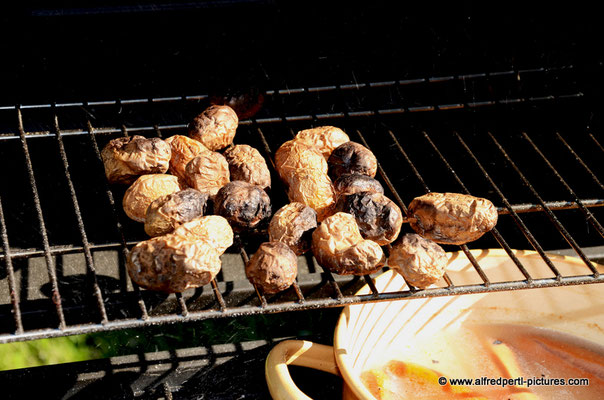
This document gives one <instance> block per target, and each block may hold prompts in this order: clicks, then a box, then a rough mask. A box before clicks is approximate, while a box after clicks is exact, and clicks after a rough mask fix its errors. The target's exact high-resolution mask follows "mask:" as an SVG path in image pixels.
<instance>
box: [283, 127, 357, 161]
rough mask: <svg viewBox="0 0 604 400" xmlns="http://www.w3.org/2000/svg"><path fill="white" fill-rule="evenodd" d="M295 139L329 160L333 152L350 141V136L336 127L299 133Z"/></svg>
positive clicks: (317, 128) (312, 129) (319, 128)
mask: <svg viewBox="0 0 604 400" xmlns="http://www.w3.org/2000/svg"><path fill="white" fill-rule="evenodd" d="M295 139H297V140H300V141H303V142H305V143H307V144H309V145H311V146H313V147H314V148H316V149H317V150H319V152H320V153H321V154H322V155H323V157H324V158H325V159H326V160H327V159H328V158H329V156H330V155H331V152H332V151H333V150H334V149H335V148H336V147H338V146H340V145H341V144H343V143H346V142H348V141H349V140H350V138H349V137H348V135H347V134H346V133H345V132H344V131H343V130H341V129H340V128H336V127H335V126H319V127H316V128H311V129H305V130H303V131H300V132H298V134H297V135H296V137H295Z"/></svg>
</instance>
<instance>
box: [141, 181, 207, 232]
mask: <svg viewBox="0 0 604 400" xmlns="http://www.w3.org/2000/svg"><path fill="white" fill-rule="evenodd" d="M207 201H208V194H207V193H201V192H199V191H197V190H195V189H185V190H181V191H179V192H176V193H172V194H169V195H167V196H162V197H160V198H158V199H155V200H154V201H153V203H151V205H150V206H149V208H147V213H146V217H145V232H147V235H149V236H160V235H165V234H166V233H170V232H172V231H173V230H174V229H175V228H176V227H177V226H179V225H181V224H183V223H185V222H189V221H191V220H192V219H194V218H197V217H201V216H203V214H204V213H205V210H206V205H207Z"/></svg>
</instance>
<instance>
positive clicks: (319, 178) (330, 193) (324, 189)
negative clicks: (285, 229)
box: [287, 171, 336, 221]
mask: <svg viewBox="0 0 604 400" xmlns="http://www.w3.org/2000/svg"><path fill="white" fill-rule="evenodd" d="M290 181H291V183H290V186H289V189H288V191H287V197H288V198H289V201H292V202H299V203H302V204H306V205H307V206H309V207H310V208H312V209H313V210H315V211H316V212H317V220H318V221H323V220H324V219H325V218H327V217H329V216H330V215H332V214H333V209H334V206H335V204H336V192H335V190H334V188H333V185H332V183H331V179H329V177H328V176H327V175H325V174H322V173H320V172H313V171H299V172H297V173H295V174H292V176H291V177H290Z"/></svg>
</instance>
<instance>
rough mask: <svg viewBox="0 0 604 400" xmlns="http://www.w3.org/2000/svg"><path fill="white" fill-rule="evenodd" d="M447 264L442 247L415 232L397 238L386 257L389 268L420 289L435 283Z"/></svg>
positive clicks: (443, 272)
mask: <svg viewBox="0 0 604 400" xmlns="http://www.w3.org/2000/svg"><path fill="white" fill-rule="evenodd" d="M447 264H448V258H447V254H446V253H445V251H444V250H443V248H442V247H440V246H439V245H437V244H436V243H434V242H433V241H431V240H428V239H424V238H423V237H421V236H420V235H417V234H415V233H408V234H406V235H404V236H403V237H401V238H400V239H399V240H397V241H396V242H395V243H394V244H393V245H392V249H391V250H390V257H389V258H388V266H389V267H390V268H392V269H394V270H395V271H396V272H398V273H399V274H401V275H402V276H403V277H404V278H405V280H406V281H407V282H408V283H409V284H411V285H413V286H415V287H417V288H420V289H424V288H426V287H428V286H430V285H431V284H433V283H436V282H437V281H438V280H439V279H440V278H441V277H442V276H443V275H444V274H445V268H446V267H447Z"/></svg>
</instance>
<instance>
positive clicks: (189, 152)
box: [166, 135, 210, 180]
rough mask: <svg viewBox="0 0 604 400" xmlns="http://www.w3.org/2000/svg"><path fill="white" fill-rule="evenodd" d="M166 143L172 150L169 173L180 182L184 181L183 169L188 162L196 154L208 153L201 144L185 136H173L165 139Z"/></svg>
mask: <svg viewBox="0 0 604 400" xmlns="http://www.w3.org/2000/svg"><path fill="white" fill-rule="evenodd" d="M166 143H168V144H169V145H170V148H171V149H172V157H171V158H170V173H171V174H172V175H176V176H177V177H179V178H180V179H182V180H186V178H185V177H186V174H185V168H186V166H187V164H188V163H189V161H191V160H192V159H193V158H195V157H196V156H197V155H198V154H201V153H203V152H206V151H210V150H208V149H207V147H205V146H204V145H203V144H201V142H198V141H197V140H193V139H191V138H189V137H187V136H183V135H174V136H170V137H169V138H167V139H166Z"/></svg>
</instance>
